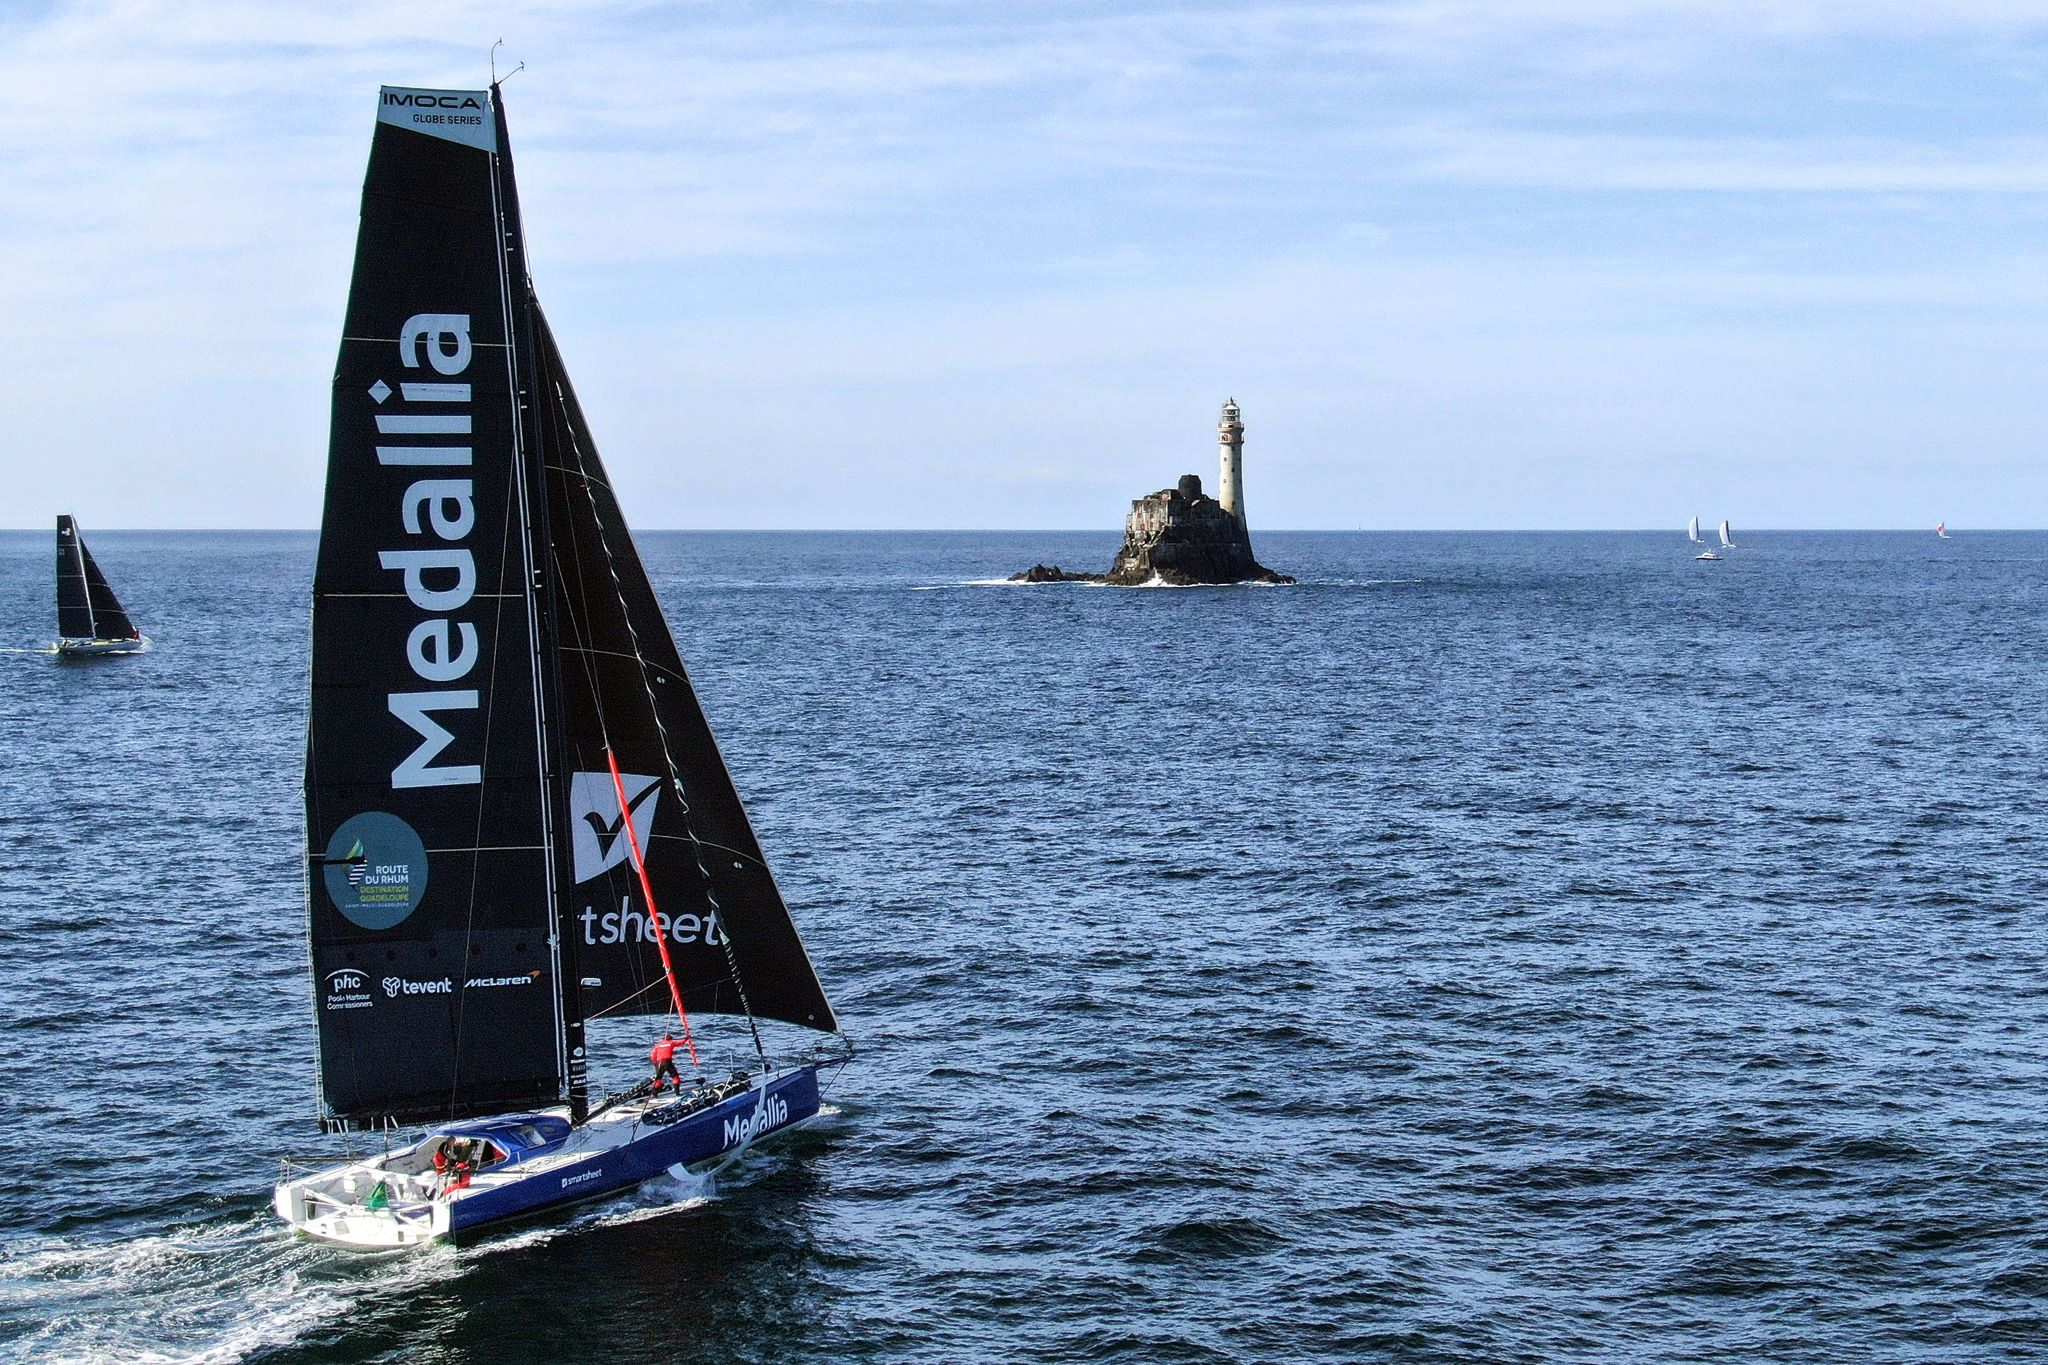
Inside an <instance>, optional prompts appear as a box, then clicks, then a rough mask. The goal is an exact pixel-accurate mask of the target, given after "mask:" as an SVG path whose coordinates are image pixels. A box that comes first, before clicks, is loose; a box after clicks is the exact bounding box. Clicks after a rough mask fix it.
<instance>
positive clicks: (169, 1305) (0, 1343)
mask: <svg viewBox="0 0 2048 1365" xmlns="http://www.w3.org/2000/svg"><path fill="white" fill-rule="evenodd" d="M717 1197H718V1189H717V1183H716V1181H715V1180H713V1179H712V1178H711V1177H708V1176H691V1175H685V1176H680V1177H679V1176H676V1175H674V1174H670V1175H666V1176H658V1177H656V1178H655V1179H653V1180H649V1181H646V1182H645V1183H643V1184H641V1185H639V1186H637V1187H636V1188H634V1189H632V1190H629V1191H626V1192H625V1193H623V1194H620V1195H617V1196H615V1197H613V1198H609V1199H605V1200H602V1201H598V1202H594V1203H591V1204H587V1205H584V1206H582V1207H580V1208H578V1209H576V1210H575V1211H573V1212H571V1213H569V1214H567V1215H565V1216H562V1217H559V1218H556V1219H552V1220H550V1221H548V1222H546V1223H543V1224H539V1225H535V1226H531V1227H527V1228H524V1229H521V1230H519V1231H515V1232H512V1233H509V1234H507V1235H503V1236H496V1237H491V1238H489V1239H488V1240H485V1241H482V1242H478V1243H476V1244H474V1245H471V1246H464V1247H454V1246H450V1245H447V1244H445V1243H435V1244H429V1245H427V1246H424V1247H417V1248H412V1249H408V1250H403V1251H396V1252H366V1251H356V1250H347V1251H342V1250H336V1249H334V1248H332V1247H325V1246H320V1245H318V1244H315V1243H312V1242H309V1241H307V1240H305V1239H303V1238H295V1237H293V1236H292V1235H291V1234H289V1233H288V1232H284V1231H282V1230H281V1229H279V1228H278V1226H277V1224H276V1222H275V1221H274V1219H273V1217H272V1216H271V1213H270V1210H269V1208H268V1207H267V1206H266V1207H264V1208H262V1209H258V1210H252V1211H250V1212H249V1213H247V1214H246V1215H241V1216H235V1217H230V1218H223V1219H218V1220H215V1221H213V1222H209V1223H204V1224H198V1225H195V1226H193V1227H190V1228H187V1229H181V1230H179V1231H176V1232H168V1233H162V1234H157V1235H153V1236H147V1237H138V1238H134V1239H132V1240H129V1241H124V1242H111V1243H109V1242H79V1241H73V1240H71V1239H68V1238H45V1239H39V1240H36V1241H32V1242H23V1243H18V1244H16V1245H14V1246H12V1247H8V1248H6V1249H4V1250H0V1361H15V1360H24V1361H25V1360H39V1361H40V1360H75V1361H111V1360H120V1361H143V1362H152V1363H153V1365H157V1363H167V1362H173V1361H176V1362H180V1363H181V1365H215V1362H221V1363H223V1365H224V1363H225V1362H229V1361H238V1360H242V1359H245V1358H247V1357H249V1356H250V1355H252V1354H259V1353H262V1352H265V1351H272V1350H277V1349H280V1348H284V1347H289V1346H291V1345H292V1344H293V1343H295V1342H300V1341H303V1340H305V1339H306V1338H307V1337H308V1336H309V1335H311V1334H314V1333H317V1332H319V1331H321V1330H322V1329H323V1328H324V1327H326V1326H327V1325H329V1324H332V1323H335V1322H337V1321H340V1320H343V1319H345V1318H347V1317H348V1316H349V1315H350V1314H351V1312H353V1311H354V1310H355V1309H356V1308H358V1307H359V1306H360V1305H362V1304H363V1303H364V1302H365V1301H368V1300H372V1299H381V1298H386V1297H391V1296H398V1297H410V1296H416V1295H418V1294H419V1293H420V1292H421V1291H423V1290H427V1289H430V1288H432V1287H434V1286H435V1285H437V1284H440V1283H442V1282H445V1281H447V1280H449V1279H452V1278H455V1277H457V1276H459V1275H461V1274H463V1273H464V1272H465V1269H466V1268H467V1267H469V1266H471V1265H473V1264H474V1263H475V1262H476V1261H477V1260H478V1259H479V1258H481V1257H488V1256H497V1255H501V1254H503V1253H505V1252H508V1251H521V1250H525V1249H529V1248H532V1247H537V1246H543V1245H546V1244H547V1243H549V1242H552V1241H553V1240H555V1239H556V1238H558V1237H564V1236H570V1235H573V1234H576V1233H579V1232H583V1231H585V1230H588V1229H592V1228H607V1227H620V1226H625V1225H627V1224H632V1223H639V1222H645V1221H648V1220H650V1219H655V1218H666V1217H669V1216H671V1215H673V1214H677V1213H683V1212H688V1211H689V1210H692V1209H698V1208H703V1207H705V1206H706V1205H708V1204H710V1203H711V1202H712V1201H714V1200H715V1199H716V1198H717Z"/></svg>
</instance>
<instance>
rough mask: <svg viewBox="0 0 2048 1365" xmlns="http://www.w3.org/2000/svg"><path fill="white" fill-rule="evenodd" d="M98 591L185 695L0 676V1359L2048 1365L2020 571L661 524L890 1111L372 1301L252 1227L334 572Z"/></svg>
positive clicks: (777, 846)
mask: <svg viewBox="0 0 2048 1365" xmlns="http://www.w3.org/2000/svg"><path fill="white" fill-rule="evenodd" d="M93 543H94V548H95V551H96V553H97V554H98V556H99V558H100V560H101V562H102V564H103V565H104V567H105V568H106V570H107V572H108V574H109V576H110V578H111V579H112V580H113V582H114V583H115V585H116V587H117V588H118V589H119V590H120V591H121V592H122V594H123V596H124V597H125V598H126V599H127V601H128V603H129V605H130V607H131V609H132V610H133V612H134V614H135V615H136V617H137V619H138V620H139V621H140V622H141V623H142V624H143V627H144V629H145V630H148V631H149V632H151V633H152V634H153V635H155V637H156V639H157V648H156V649H155V651H154V652H152V653H150V654H148V655H145V656H142V657H137V658H128V659H111V660H101V661H97V662H93V663H88V664H78V663H63V662H59V661H58V660H56V659H54V658H52V657H50V656H48V655H44V654H35V653H27V652H23V653H4V654H0V1095H4V1096H5V1099H6V1114H7V1119H6V1123H5V1129H4V1136H0V1209H4V1210H5V1217H4V1218H0V1357H4V1358H8V1359H17V1358H18V1359H107V1360H124V1361H125V1360H188V1359H199V1360H237V1359H246V1360H256V1361H315V1360H318V1361H400V1360H404V1361H470V1360H478V1361H485V1360H488V1361H502V1360H514V1359H552V1358H563V1357H585V1358H600V1357H601V1358H604V1359H610V1360H621V1361H637V1360H662V1361H705V1362H724V1361H764V1362H766V1361H776V1362H783V1361H832V1362H840V1361H878V1362H956V1361H1011V1360H1032V1361H1072V1362H1133V1363H1136V1362H1181V1361H1189V1362H1199V1361H1240V1360H1241V1361H1377V1360H1388V1361H1432V1362H1434V1361H1445V1362H1449V1361H1470V1362H1482V1361H1483V1362H1494V1361H1532V1362H1533V1361H1572V1360H1586V1361H1624V1360H1629V1361H1632V1360H1715V1361H1757V1360H1769V1361H1801V1362H1805V1361H1906V1360H1934V1361H1984V1360H1999V1359H2042V1358H2048V1221H2044V1216H2043V1207H2044V1200H2043V1192H2044V1190H2048V1097H2044V1093H2043V1087H2044V1082H2048V1068H2044V1065H2043V1061H2042V1040H2043V1038H2044V1036H2048V1032H2044V1025H2048V932H2044V930H2043V907H2044V905H2048V816H2044V811H2043V800H2042V786H2043V768H2044V758H2048V730H2044V717H2048V669H2044V668H2043V666H2042V643H2043V640H2044V638H2048V634H2044V625H2048V535H2041V534H2031V533H2025V534H2022V533H2013V534H1982V535H1960V534H1959V535H1958V537H1957V538H1956V539H1955V540H1953V541H1950V542H1947V543H1942V542H1938V541H1936V540H1935V539H1934V538H1933V537H1932V536H1931V535H1930V534H1926V533H1914V534H1903V533H1901V534H1800V533H1775V534H1774V533H1764V532H1759V533H1752V534H1750V535H1749V536H1747V537H1746V538H1745V539H1744V541H1743V543H1742V544H1741V545H1740V546H1739V547H1738V548H1737V549H1736V550H1734V551H1732V552H1730V553H1729V555H1728V558H1727V559H1726V560H1725V561H1724V562H1722V563H1719V564H1701V563H1696V562H1694V561H1693V560H1692V558H1691V554H1690V551H1689V549H1688V547H1687V546H1686V545H1685V544H1684V542H1683V541H1682V539H1680V538H1678V537H1676V536H1672V535H1663V534H1659V535H1647V534H1636V535H1629V534H1570V535H1564V534H1559V535H1536V534H1530V535H1463V534H1436V535H1421V534H1414V535H1410V534H1355V535H1350V534H1327V535H1325V534H1283V533H1274V534H1266V535H1262V536H1261V537H1260V541H1259V545H1260V550H1261V558H1262V559H1264V560H1265V561H1266V562H1268V563H1271V564H1273V565H1275V566H1276V567H1279V568H1281V569H1284V570H1286V571H1289V572H1293V573H1295V574H1297V575H1298V576H1299V577H1300V578H1301V579H1302V580H1303V581H1302V583H1301V584H1300V585H1299V586H1296V587H1291V588H1235V589H1191V590H1165V589H1162V590H1150V591H1145V590H1138V591H1130V590H1116V589H1106V588H1097V587H1088V586H1081V585H1053V586H1044V587H1028V588H1027V587H1011V586H994V585H992V584H987V583H982V582H978V580H987V579H992V578H997V577H1000V576H1001V575H1003V574H1005V573H1007V572H1009V571H1011V570H1013V569H1017V568H1021V567H1023V566H1025V565H1027V564H1030V563H1032V562H1034V561H1038V560H1058V561H1059V562H1061V563H1064V564H1066V565H1068V566H1069V567H1076V566H1082V567H1100V566H1102V565H1105V564H1106V563H1107V562H1108V560H1109V558H1110V556H1111V553H1112V552H1113V551H1114V549H1115V537H1114V536H1102V535H1070V534H1047V535H1020V534H994V533H989V534H915V535H913V534H878V535H857V534H797V533H791V534H779V535H771V534H761V535H720V534H654V535H647V536H643V537H642V538H641V543H642V549H643V553H644V555H645V556H646V558H647V560H648V563H649V568H650V571H651V574H652V576H653V578H654V581H655V585H656V588H657V590H658V591H659V593H660V594H661V596H662V599H663V601H664V603H665V605H666V607H667V610H668V613H669V617H670V620H671V622H672V624H673V626H674V628H675V631H676V634H677V636H678V639H679V641H680V643H681V645H682V649H683V653H684V656H685V658H686V659H688V660H689V662H690V664H691V667H692V670H693V673H694V676H695V678H696V680H697V683H698V686H699V688H700V690H701V692H702V695H703V698H704V701H705V705H706V708H707V710H708V711H709V713H710V715H711V717H712V720H713V723H714V725H715V726H716V727H717V729H718V731H719V733H720V735H721V737H722V741H723V744H724V747H725V751H726V756H727V760H728V762H729V763H730V765H731V767H732V769H733V771H734V773H735V775H736V777H737V779H738V781H739V784H740V786H741V789H742V791H743V792H745V793H746V795H747V797H748V799H749V803H750V806H751V809H752V812H753V814H754V817H755V821H756V824H757V826H758V827H759V829H760V832H761V835H762V840H763V843H764V844H765V845H766V847H767V848H768V850H769V853H770V857H771V860H772V861H773V862H774V863H775V865H776V867H777V870H778V875H779V878H780V880H781V883H782V885H783V888H784V891H785V893H786V894H787V895H788V897H789V899H790V901H791V902H792V905H793V906H794V908H795V911H796V914H797V916H798V921H799V924H800V926H801V927H802V929H803V932H804V934H805V937H806V940H807V942H808V943H809V945H810V948H811V951H812V954H813V957H814V958H815V959H816V961H817V963H818V966H819V970H820V973H821V975H822V976H823V978H824V980H825V982H826V985H827V988H828V990H829V991H830V992H831V993H832V995H833V998H834V1002H835V1004H836V1006H837V1007H838V1009H839V1011H840V1013H841V1015H842V1018H843V1019H844V1021H845V1023H846V1025H847V1027H848V1030H849V1031H850V1033H851V1034H852V1035H853V1037H854V1039H855V1041H856V1043H857V1044H858V1046H859V1048H860V1056H859V1059H858V1060H857V1061H856V1062H855V1063H854V1065H853V1066H852V1067H850V1068H849V1069H848V1070H847V1071H846V1072H845V1073H844V1074H843V1075H842V1076H841V1077H840V1078H839V1080H838V1082H837V1083H836V1085H835V1086H834V1088H833V1090H832V1091H831V1094H830V1096H829V1098H830V1100H831V1102H832V1103H833V1105H834V1106H835V1108H836V1110H837V1112H836V1113H835V1114H833V1115H831V1116H830V1117H829V1119H828V1121H827V1122H826V1123H824V1124H822V1125H821V1126H820V1127H819V1128H818V1129H817V1130H816V1131H814V1132H811V1133H809V1134H806V1135H803V1136H801V1137H799V1138H797V1139H795V1140H792V1141H791V1142H789V1143H786V1144H784V1145H782V1146H781V1147H779V1148H776V1149H773V1150H768V1151H763V1152H759V1153H756V1154H755V1155H753V1156H752V1157H750V1158H749V1161H748V1164H747V1166H746V1168H745V1169H744V1170H742V1171H741V1172H739V1173H738V1174H737V1176H734V1177H728V1178H727V1179H726V1180H725V1181H724V1182H723V1183H722V1186H721V1187H720V1188H718V1189H716V1190H715V1191H710V1190H702V1189H695V1188H685V1187H682V1186H675V1187H673V1188H650V1189H644V1190H642V1191H640V1192H638V1193H636V1194H634V1195H632V1196H629V1197H625V1198H621V1199H616V1200H613V1201H610V1202H608V1203H603V1204H598V1205H592V1206H588V1207H585V1208H583V1209H580V1210H578V1211H576V1212H574V1213H571V1214H567V1215H564V1216H561V1217H559V1218H556V1219H553V1220H551V1221H548V1222H543V1223H541V1224H537V1225H533V1226H529V1227H525V1228H522V1229H520V1230H517V1231H515V1232H513V1233H510V1234H507V1235H506V1236H503V1237H500V1238H497V1239H494V1240H491V1241H487V1242H485V1243H483V1244H481V1245H478V1246H475V1247H468V1248H462V1249H446V1248H440V1249H434V1250H429V1251H426V1252H422V1253H415V1254H409V1255H402V1256H396V1257H364V1256H356V1255H349V1254H343V1253H338V1252H333V1251H329V1250H325V1249H321V1248H318V1247H313V1246H310V1245H306V1244H303V1243H296V1242H294V1241H292V1240H291V1239H290V1238H289V1237H288V1236H287V1235H286V1234H285V1233H284V1231H283V1229H282V1226H281V1225H280V1224H278V1223H277V1222H276V1221H275V1220H274V1219H273V1217H272V1216H271V1214H270V1213H269V1210H268V1204H267V1198H268V1188H269V1183H270V1180H271V1178H272V1177H273V1175H274V1174H275V1169H276V1162H277V1160H278V1158H280V1157H281V1156H284V1155H286V1154H288V1153H291V1154H299V1155H317V1154H321V1153H323V1152H326V1151H330V1150H331V1149H332V1148H331V1140H329V1139H323V1138H321V1137H320V1136H319V1135H318V1134H317V1133H315V1132H314V1131H313V1129H312V1125H311V1116H312V1113H313V1110H314V1097H313V1084H314V1075H313V1040H312V1030H311V1020H312V1012H311V1003H310V989H309V985H308V981H307V973H306V965H305V954H304V948H303V944H302V942H301V939H300V933H301V916H302V913H303V912H302V908H301V899H300V897H301V892H300V870H301V866H302V864H301V862H300V858H301V848H300V831H299V816H300V806H299V795H298V789H299V761H300V753H301V745H302V741H303V726H304V721H305V715H304V699H305V646H306V640H305V637H306V625H307V602H308V582H309V577H310V572H311V563H312V551H313V538H312V537H311V536H310V535H169V534H142V533H137V534H128V535H121V534H102V535H97V536H95V537H94V542H93ZM50 559H51V552H50V542H49V537H48V536H46V535H34V536H31V535H26V534H9V535H4V536H0V644H5V645H8V646H12V647H17V648H24V649H25V648H31V647H33V646H35V645H37V644H39V643H42V642H44V641H47V640H48V639H49V638H50V636H51V635H52V634H53V633H54V632H53V625H54V622H53V620H52V614H53V613H52V610H51V606H50V600H51V581H50V574H51V564H50ZM643 1033H644V1028H643V1026H641V1025H638V1024H634V1023H628V1024H626V1025H624V1026H623V1027H619V1028H614V1029H613V1030H612V1032H611V1033H610V1035H609V1036H608V1037H604V1038H600V1044H601V1045H603V1046H608V1047H610V1048H611V1049H612V1052H613V1056H614V1058H615V1060H614V1062H613V1063H612V1064H613V1065H614V1066H615V1067H616V1068H617V1070H618V1074H620V1075H622V1076H630V1075H632V1074H634V1073H635V1070H636V1067H637V1065H638V1063H639V1059H640V1057H641V1055H642V1054H643V1053H644V1048H645V1041H646V1040H645V1038H644V1037H643V1036H642V1034H643Z"/></svg>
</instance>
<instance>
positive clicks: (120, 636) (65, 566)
mask: <svg viewBox="0 0 2048 1365" xmlns="http://www.w3.org/2000/svg"><path fill="white" fill-rule="evenodd" d="M148 648H149V640H148V639H147V638H146V637H145V636H144V635H143V633H142V632H141V631H139V630H137V629H136V628H135V623H134V622H133V621H131V620H129V619H128V612H127V611H126V609H124V608H123V607H122V606H121V599H120V598H118V597H116V596H114V590H113V589H112V588H110V587H108V586H107V579H106V575H104V574H102V573H101V572H100V566H99V565H98V564H96V563H94V562H93V557H92V551H91V550H88V549H86V548H85V537H84V536H83V535H81V534H80V533H79V530H78V523H77V522H76V521H74V520H72V519H71V518H70V517H68V516H59V517H58V518H57V652H58V653H59V654H62V655H65V656H68V657H76V656H82V655H91V654H140V653H142V652H143V651H144V650H146V649H148Z"/></svg>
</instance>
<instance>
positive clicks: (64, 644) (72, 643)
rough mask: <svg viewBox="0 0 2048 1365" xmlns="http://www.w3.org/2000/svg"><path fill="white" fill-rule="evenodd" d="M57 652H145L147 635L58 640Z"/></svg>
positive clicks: (75, 653) (147, 650)
mask: <svg viewBox="0 0 2048 1365" xmlns="http://www.w3.org/2000/svg"><path fill="white" fill-rule="evenodd" d="M57 652H58V653H59V654H64V655H92V654H147V653H149V637H148V636H147V635H138V636H136V637H135V638H134V639H133V640H59V641H58V642H57Z"/></svg>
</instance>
